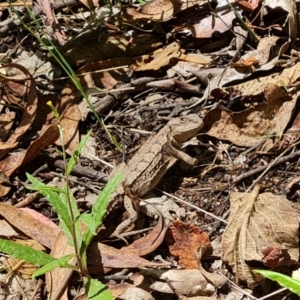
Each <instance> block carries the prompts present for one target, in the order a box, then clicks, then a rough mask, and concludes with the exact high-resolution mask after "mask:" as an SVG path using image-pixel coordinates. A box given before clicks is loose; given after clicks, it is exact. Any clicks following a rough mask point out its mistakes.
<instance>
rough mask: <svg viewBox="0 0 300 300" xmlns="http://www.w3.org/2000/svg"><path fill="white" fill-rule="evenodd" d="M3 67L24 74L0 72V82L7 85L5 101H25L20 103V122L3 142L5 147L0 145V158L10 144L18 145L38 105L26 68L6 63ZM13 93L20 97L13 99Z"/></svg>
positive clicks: (32, 82) (6, 151)
mask: <svg viewBox="0 0 300 300" xmlns="http://www.w3.org/2000/svg"><path fill="white" fill-rule="evenodd" d="M4 68H17V69H19V70H21V71H22V72H23V74H24V75H25V76H24V78H13V77H6V76H4V75H2V74H1V73H0V82H2V83H3V84H4V85H5V86H7V92H6V93H5V95H6V101H8V102H9V103H11V102H13V103H16V101H21V99H22V100H23V99H25V100H26V102H25V105H22V108H23V116H22V119H21V122H20V123H19V125H18V127H17V128H16V129H15V131H14V133H13V134H12V135H11V136H10V137H9V139H8V140H7V141H6V142H5V145H6V146H7V149H4V147H3V146H4V145H1V147H2V148H1V149H3V150H2V151H1V153H0V159H2V158H3V157H5V155H6V154H7V153H8V152H9V151H10V150H11V146H12V145H14V146H15V147H16V146H17V145H18V142H19V141H20V140H21V138H22V137H23V135H24V134H25V133H26V132H27V130H28V129H29V128H30V126H31V125H32V123H33V121H34V119H35V116H36V110H37V105H38V97H37V93H36V86H35V80H34V78H33V77H32V75H31V74H30V73H29V72H28V70H27V69H26V68H24V67H23V66H21V65H18V64H8V65H6V66H4ZM24 91H25V92H24ZM14 93H15V94H16V95H18V96H19V97H20V98H17V99H15V98H16V96H15V94H14Z"/></svg>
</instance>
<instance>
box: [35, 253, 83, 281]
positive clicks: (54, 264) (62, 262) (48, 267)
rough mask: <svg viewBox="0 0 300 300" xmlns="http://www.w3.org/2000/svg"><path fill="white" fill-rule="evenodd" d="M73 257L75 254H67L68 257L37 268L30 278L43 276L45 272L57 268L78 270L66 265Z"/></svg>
mask: <svg viewBox="0 0 300 300" xmlns="http://www.w3.org/2000/svg"><path fill="white" fill-rule="evenodd" d="M74 255H75V254H69V255H66V256H64V257H62V258H58V259H55V260H53V261H51V262H50V263H48V264H46V265H44V266H43V267H41V268H39V269H38V270H37V271H36V272H34V273H33V274H32V277H37V276H40V275H43V274H45V273H47V272H50V271H52V270H53V269H55V268H57V267H61V268H70V269H74V270H77V269H78V268H76V267H75V266H73V265H70V264H68V261H69V260H70V259H71V258H72V257H74Z"/></svg>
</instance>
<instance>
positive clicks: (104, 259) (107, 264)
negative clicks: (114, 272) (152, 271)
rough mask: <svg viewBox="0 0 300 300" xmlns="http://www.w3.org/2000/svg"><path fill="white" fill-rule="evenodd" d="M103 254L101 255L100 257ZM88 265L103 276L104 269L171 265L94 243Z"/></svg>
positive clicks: (90, 248)
mask: <svg viewBox="0 0 300 300" xmlns="http://www.w3.org/2000/svg"><path fill="white" fill-rule="evenodd" d="M100 254H101V255H100ZM87 258H88V264H89V267H90V266H95V267H96V268H94V270H95V271H96V270H97V271H96V272H97V274H103V270H102V268H103V267H104V268H139V267H154V266H166V265H169V264H162V263H153V262H150V261H148V260H146V259H144V258H142V257H139V256H138V255H136V254H134V253H132V252H130V251H127V250H119V249H116V248H113V247H110V246H107V245H104V244H102V243H92V244H91V246H90V247H89V248H88V250H87Z"/></svg>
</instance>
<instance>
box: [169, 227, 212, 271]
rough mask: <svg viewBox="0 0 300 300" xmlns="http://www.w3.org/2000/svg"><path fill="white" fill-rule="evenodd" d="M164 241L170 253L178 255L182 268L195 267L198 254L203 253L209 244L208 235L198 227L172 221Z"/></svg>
mask: <svg viewBox="0 0 300 300" xmlns="http://www.w3.org/2000/svg"><path fill="white" fill-rule="evenodd" d="M166 242H167V244H168V246H169V249H170V252H171V254H173V255H174V256H176V257H179V264H180V266H181V267H183V268H187V269H197V268H198V267H199V256H200V259H201V255H203V254H204V252H205V251H206V249H207V247H209V245H210V241H209V237H208V235H207V234H206V233H205V232H203V231H201V230H200V229H199V228H198V227H196V226H192V225H189V224H185V223H183V222H181V221H174V222H173V223H172V224H171V225H170V227H169V230H168V232H167V235H166Z"/></svg>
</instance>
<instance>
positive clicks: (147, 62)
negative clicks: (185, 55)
mask: <svg viewBox="0 0 300 300" xmlns="http://www.w3.org/2000/svg"><path fill="white" fill-rule="evenodd" d="M180 55H181V51H180V45H179V43H177V42H174V43H172V44H170V45H167V46H165V47H163V48H161V49H158V50H156V51H154V52H153V53H150V54H146V55H143V56H140V57H136V58H135V63H134V64H133V65H132V68H133V70H134V71H148V70H159V69H160V68H161V67H164V66H166V65H168V64H169V63H170V60H171V59H172V58H178V57H180Z"/></svg>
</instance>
